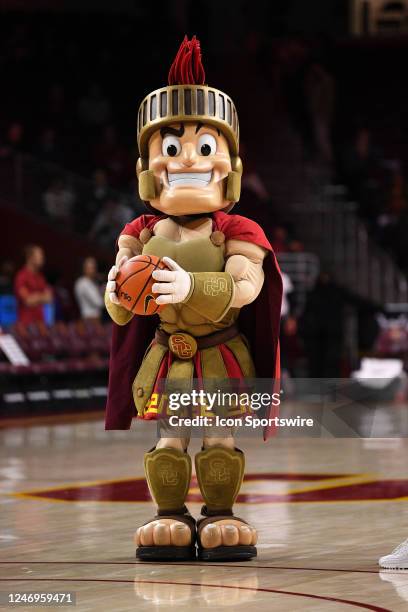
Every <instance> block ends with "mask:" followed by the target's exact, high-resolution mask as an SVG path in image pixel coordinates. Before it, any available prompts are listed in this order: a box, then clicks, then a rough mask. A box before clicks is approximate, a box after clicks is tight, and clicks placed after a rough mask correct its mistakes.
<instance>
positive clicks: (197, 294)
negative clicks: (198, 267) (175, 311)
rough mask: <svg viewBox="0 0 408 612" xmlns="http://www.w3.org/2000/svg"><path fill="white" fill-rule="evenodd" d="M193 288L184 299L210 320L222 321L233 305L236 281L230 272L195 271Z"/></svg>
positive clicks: (192, 277) (192, 279)
mask: <svg viewBox="0 0 408 612" xmlns="http://www.w3.org/2000/svg"><path fill="white" fill-rule="evenodd" d="M190 277H191V289H190V292H189V294H188V296H187V298H186V299H185V300H184V303H185V304H187V305H188V306H189V307H190V308H191V309H192V310H194V311H195V312H197V313H198V314H200V315H203V316H204V317H206V318H207V319H208V320H209V321H214V322H216V321H220V320H221V319H222V318H223V317H224V315H225V314H226V313H227V312H228V310H229V309H230V307H231V302H232V300H233V298H234V281H233V278H232V276H231V274H230V273H229V272H194V273H191V274H190Z"/></svg>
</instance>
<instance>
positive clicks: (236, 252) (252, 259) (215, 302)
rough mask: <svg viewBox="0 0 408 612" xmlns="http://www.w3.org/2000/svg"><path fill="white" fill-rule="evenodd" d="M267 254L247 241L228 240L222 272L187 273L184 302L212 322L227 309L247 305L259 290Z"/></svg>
mask: <svg viewBox="0 0 408 612" xmlns="http://www.w3.org/2000/svg"><path fill="white" fill-rule="evenodd" d="M267 253H268V251H267V250H266V249H264V248H263V247H260V246H257V245H256V244H253V243H250V242H244V241H242V240H230V241H228V242H227V243H226V251H225V254H226V258H227V263H226V265H225V271H224V272H193V273H190V277H191V281H192V282H191V289H190V292H189V294H188V296H187V297H186V299H185V300H184V303H185V304H186V305H187V306H189V307H190V308H191V309H192V310H194V311H195V312H197V313H198V314H200V315H202V316H204V317H206V318H207V319H209V320H210V321H213V322H215V323H216V322H217V321H221V320H222V319H223V318H224V316H225V315H226V313H227V312H228V310H229V309H230V308H241V307H242V306H245V305H246V304H250V303H251V302H253V301H254V300H255V299H256V298H257V297H258V295H259V293H260V291H261V289H262V285H263V282H264V273H263V269H262V263H263V260H264V258H265V256H266V254H267Z"/></svg>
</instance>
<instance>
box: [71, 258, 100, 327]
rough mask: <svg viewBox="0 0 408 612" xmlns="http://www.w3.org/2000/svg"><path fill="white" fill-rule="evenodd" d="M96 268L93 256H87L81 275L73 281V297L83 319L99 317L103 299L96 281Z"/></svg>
mask: <svg viewBox="0 0 408 612" xmlns="http://www.w3.org/2000/svg"><path fill="white" fill-rule="evenodd" d="M97 274H98V268H97V263H96V259H95V258H94V257H87V258H86V259H85V261H84V264H83V267H82V276H80V277H79V278H78V280H77V281H76V283H75V297H76V299H77V302H78V306H79V310H80V312H81V317H82V318H83V319H100V317H101V311H102V309H103V305H104V301H103V297H102V293H101V289H100V287H99V285H98V283H97V282H96V277H97Z"/></svg>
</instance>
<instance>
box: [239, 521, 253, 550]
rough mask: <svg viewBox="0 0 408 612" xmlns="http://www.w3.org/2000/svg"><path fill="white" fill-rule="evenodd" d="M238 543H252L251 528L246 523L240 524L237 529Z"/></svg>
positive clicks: (243, 544)
mask: <svg viewBox="0 0 408 612" xmlns="http://www.w3.org/2000/svg"><path fill="white" fill-rule="evenodd" d="M238 532H239V543H240V544H241V545H242V546H250V545H251V544H252V530H251V528H250V527H248V525H241V527H239V529H238Z"/></svg>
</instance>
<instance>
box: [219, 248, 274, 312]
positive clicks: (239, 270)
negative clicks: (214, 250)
mask: <svg viewBox="0 0 408 612" xmlns="http://www.w3.org/2000/svg"><path fill="white" fill-rule="evenodd" d="M225 270H226V271H228V272H229V273H230V274H231V276H232V278H233V280H234V287H235V291H234V298H233V300H232V302H231V307H233V308H242V306H246V305H247V304H250V303H251V302H253V301H254V300H255V299H256V298H257V297H258V295H259V293H260V291H261V289H262V285H263V282H264V272H263V269H262V263H254V262H252V261H250V260H249V259H247V258H246V257H244V256H243V255H233V256H232V257H230V258H229V260H228V261H227V264H226V266H225Z"/></svg>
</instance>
